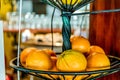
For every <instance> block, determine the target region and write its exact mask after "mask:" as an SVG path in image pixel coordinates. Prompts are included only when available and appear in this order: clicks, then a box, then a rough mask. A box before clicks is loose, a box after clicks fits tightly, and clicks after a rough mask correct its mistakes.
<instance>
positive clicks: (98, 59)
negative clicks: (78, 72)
mask: <svg viewBox="0 0 120 80" xmlns="http://www.w3.org/2000/svg"><path fill="white" fill-rule="evenodd" d="M109 68H110V60H109V58H108V57H107V56H106V55H105V54H102V53H99V52H94V53H92V54H90V55H89V56H88V57H87V71H94V70H103V69H109Z"/></svg>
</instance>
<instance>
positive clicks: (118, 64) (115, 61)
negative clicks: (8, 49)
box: [10, 55, 120, 80]
mask: <svg viewBox="0 0 120 80" xmlns="http://www.w3.org/2000/svg"><path fill="white" fill-rule="evenodd" d="M108 57H109V59H110V62H111V65H110V69H105V70H96V71H85V72H57V71H43V70H33V69H28V68H25V67H23V66H17V58H14V59H13V60H11V61H10V66H11V67H12V68H14V69H16V70H19V71H22V72H25V73H27V74H31V75H34V76H36V77H39V78H42V79H43V80H60V77H58V78H54V77H53V76H52V75H59V76H61V77H62V78H63V80H66V78H65V76H67V75H72V76H73V77H72V79H71V80H75V78H76V77H77V76H81V75H87V76H86V77H84V78H83V79H82V80H94V79H97V78H100V77H103V76H106V75H110V74H113V73H116V72H118V71H120V58H118V57H114V56H110V55H109V56H108ZM43 74H44V75H47V76H48V77H49V78H48V77H45V76H43ZM93 74H97V75H94V76H93Z"/></svg>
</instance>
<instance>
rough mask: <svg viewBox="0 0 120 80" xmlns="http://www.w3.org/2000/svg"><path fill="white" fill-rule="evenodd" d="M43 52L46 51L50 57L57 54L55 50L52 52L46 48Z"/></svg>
mask: <svg viewBox="0 0 120 80" xmlns="http://www.w3.org/2000/svg"><path fill="white" fill-rule="evenodd" d="M42 50H43V51H45V52H46V53H47V54H49V55H50V56H56V53H55V52H54V51H53V50H51V49H47V48H45V49H42Z"/></svg>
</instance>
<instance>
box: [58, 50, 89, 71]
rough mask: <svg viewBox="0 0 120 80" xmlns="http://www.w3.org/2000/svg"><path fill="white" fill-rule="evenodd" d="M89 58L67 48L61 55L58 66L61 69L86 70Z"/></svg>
mask: <svg viewBox="0 0 120 80" xmlns="http://www.w3.org/2000/svg"><path fill="white" fill-rule="evenodd" d="M86 66H87V60H86V58H85V56H84V55H83V54H82V53H81V52H79V51H75V50H66V51H64V52H63V53H61V55H59V57H58V59H57V63H56V67H57V69H58V70H59V71H66V72H69V71H85V69H86Z"/></svg>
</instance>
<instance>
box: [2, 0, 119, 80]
mask: <svg viewBox="0 0 120 80" xmlns="http://www.w3.org/2000/svg"><path fill="white" fill-rule="evenodd" d="M119 4H120V0H95V1H94V3H92V4H88V5H86V6H84V7H83V8H80V9H79V10H77V11H75V12H74V13H80V12H85V11H96V10H108V9H119V8H120V5H119ZM53 9H54V8H53V7H51V6H49V5H46V4H44V3H41V2H40V0H23V3H22V16H21V27H20V31H21V34H20V35H21V36H20V40H21V43H20V49H21V50H23V49H24V48H26V47H30V46H32V47H37V48H40V49H41V48H50V49H52V34H51V18H52V14H53ZM19 10H20V0H0V20H1V21H2V22H3V28H4V52H5V62H6V63H5V68H6V76H7V78H8V80H17V77H16V71H15V70H13V69H12V68H11V67H10V66H9V62H10V60H11V59H13V58H15V57H16V56H17V50H18V49H17V46H18V31H19V27H18V23H19V19H20V17H19ZM119 18H120V12H116V13H114V12H113V13H101V14H91V15H77V16H72V17H71V28H72V34H71V35H82V36H84V37H86V38H88V39H89V41H90V43H91V44H92V45H94V44H97V45H99V46H101V47H102V48H103V49H104V50H105V52H106V54H108V55H114V56H117V57H120V46H119V45H120V26H119V25H120V20H119ZM52 24H53V26H52V27H53V28H52V29H53V50H54V51H55V52H56V53H58V54H59V53H61V51H62V42H63V41H62V35H61V30H62V25H63V23H62V19H61V11H60V10H58V9H55V13H54V17H53V22H52ZM119 75H120V72H118V73H115V74H113V75H110V76H107V77H104V78H102V79H100V80H120V77H119ZM29 77H30V76H28V75H25V74H22V73H21V80H30V78H29ZM36 80H37V78H36ZM38 80H39V79H38Z"/></svg>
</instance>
